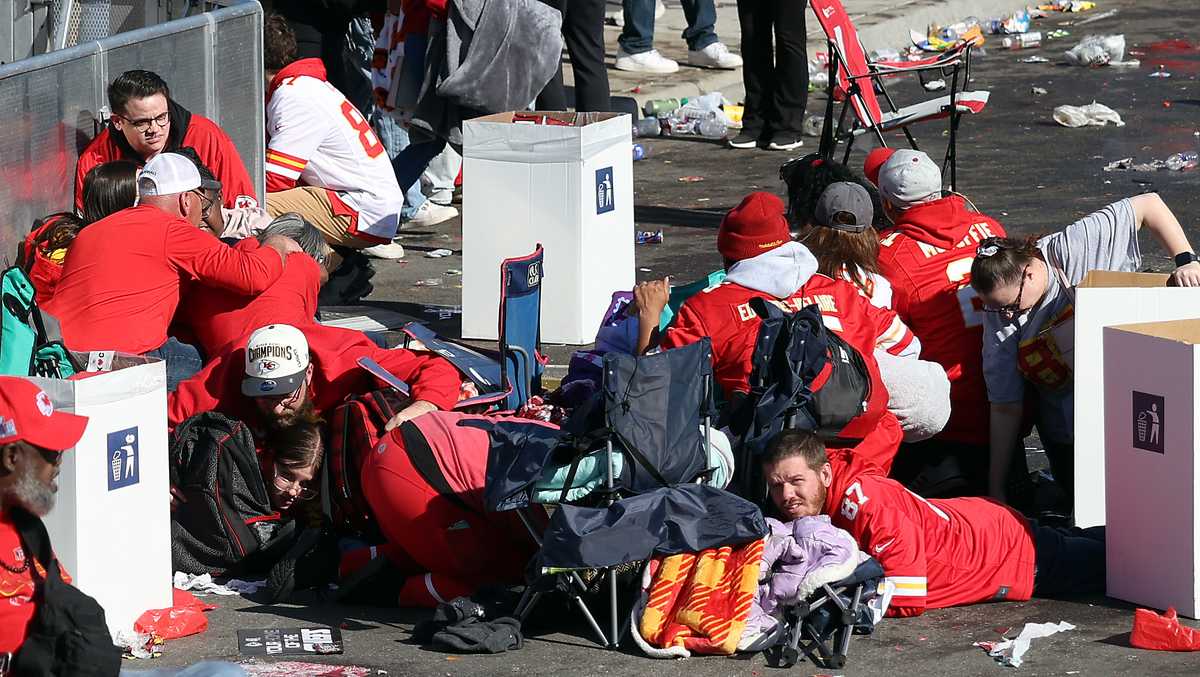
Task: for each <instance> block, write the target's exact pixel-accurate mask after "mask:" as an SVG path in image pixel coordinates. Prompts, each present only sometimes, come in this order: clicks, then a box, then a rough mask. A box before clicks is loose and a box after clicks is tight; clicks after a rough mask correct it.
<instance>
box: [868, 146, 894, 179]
mask: <svg viewBox="0 0 1200 677" xmlns="http://www.w3.org/2000/svg"><path fill="white" fill-rule="evenodd" d="M895 152H896V149H895V148H888V147H886V146H885V147H882V148H876V149H875V150H873V151H871V152H870V153H867V159H866V160H863V176H865V177H867V180H868V181H870V182H871V183H873V184H875V185H876V186H878V185H879V168H880V167H883V163H885V162H887V161H888V158H890V157H892V153H895Z"/></svg>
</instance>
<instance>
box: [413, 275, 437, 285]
mask: <svg viewBox="0 0 1200 677" xmlns="http://www.w3.org/2000/svg"><path fill="white" fill-rule="evenodd" d="M441 284H442V281H441V280H439V279H437V278H436V277H427V278H425V279H424V280H417V281H416V282H413V286H414V287H440V286H441Z"/></svg>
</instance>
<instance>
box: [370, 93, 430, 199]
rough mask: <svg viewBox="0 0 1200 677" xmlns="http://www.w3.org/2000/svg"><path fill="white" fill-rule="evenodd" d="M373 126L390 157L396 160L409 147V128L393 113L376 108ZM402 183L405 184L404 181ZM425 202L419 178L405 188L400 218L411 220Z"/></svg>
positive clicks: (373, 113) (372, 114) (372, 117)
mask: <svg viewBox="0 0 1200 677" xmlns="http://www.w3.org/2000/svg"><path fill="white" fill-rule="evenodd" d="M371 126H372V127H374V128H375V133H376V134H378V135H379V142H380V143H382V144H383V147H384V149H385V150H387V154H388V157H389V158H391V159H393V160H395V159H396V156H397V155H399V154H400V152H401V151H403V150H404V149H405V148H408V146H409V143H408V130H407V129H405V128H404V127H403V125H401V124H400V122H399V121H397V120H396V118H394V117H392V116H391V115H388V114H387V113H385V112H383V111H381V110H379V109H378V108H376V109H375V110H374V111H372V113H371ZM400 185H401V187H403V186H404V184H403V183H402V184H400ZM424 203H425V193H422V192H421V181H420V179H419V178H418V180H417V181H414V182H413V183H411V184H409V186H408V188H405V190H404V208H403V209H401V210H400V220H401V221H411V220H412V219H413V217H415V216H416V215H417V210H418V209H419V208H420V207H421V205H422V204H424Z"/></svg>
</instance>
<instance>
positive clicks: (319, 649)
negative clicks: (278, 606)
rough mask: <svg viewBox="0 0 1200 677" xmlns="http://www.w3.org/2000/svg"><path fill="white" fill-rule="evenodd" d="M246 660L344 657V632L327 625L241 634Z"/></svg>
mask: <svg viewBox="0 0 1200 677" xmlns="http://www.w3.org/2000/svg"><path fill="white" fill-rule="evenodd" d="M237 643H238V653H240V654H241V655H243V656H288V655H291V656H297V655H309V656H313V655H319V656H324V655H328V654H334V653H342V650H343V647H342V631H341V630H338V629H337V628H331V627H328V626H324V625H318V626H309V627H292V628H259V629H254V630H238V631H237Z"/></svg>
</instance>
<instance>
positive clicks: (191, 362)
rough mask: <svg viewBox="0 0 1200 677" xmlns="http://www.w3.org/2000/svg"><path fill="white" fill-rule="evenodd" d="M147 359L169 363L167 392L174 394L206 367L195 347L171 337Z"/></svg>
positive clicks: (148, 354)
mask: <svg viewBox="0 0 1200 677" xmlns="http://www.w3.org/2000/svg"><path fill="white" fill-rule="evenodd" d="M146 357H157V358H158V359H160V360H162V361H163V362H166V363H167V392H169V393H173V392H175V389H176V388H178V387H179V384H180V383H182V382H184V381H186V380H188V379H189V378H191V377H193V376H195V375H196V373H197V372H199V371H200V370H201V369H202V368H203V367H204V360H203V359H202V358H201V357H200V351H199V350H196V348H195V346H192V345H189V344H187V343H182V342H180V341H178V340H176V339H175V337H173V336H172V337H171V338H168V339H167V342H166V343H164V344H162V345H161V346H159V347H158V348H155V349H154V350H151V351H149V352H147V353H146Z"/></svg>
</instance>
